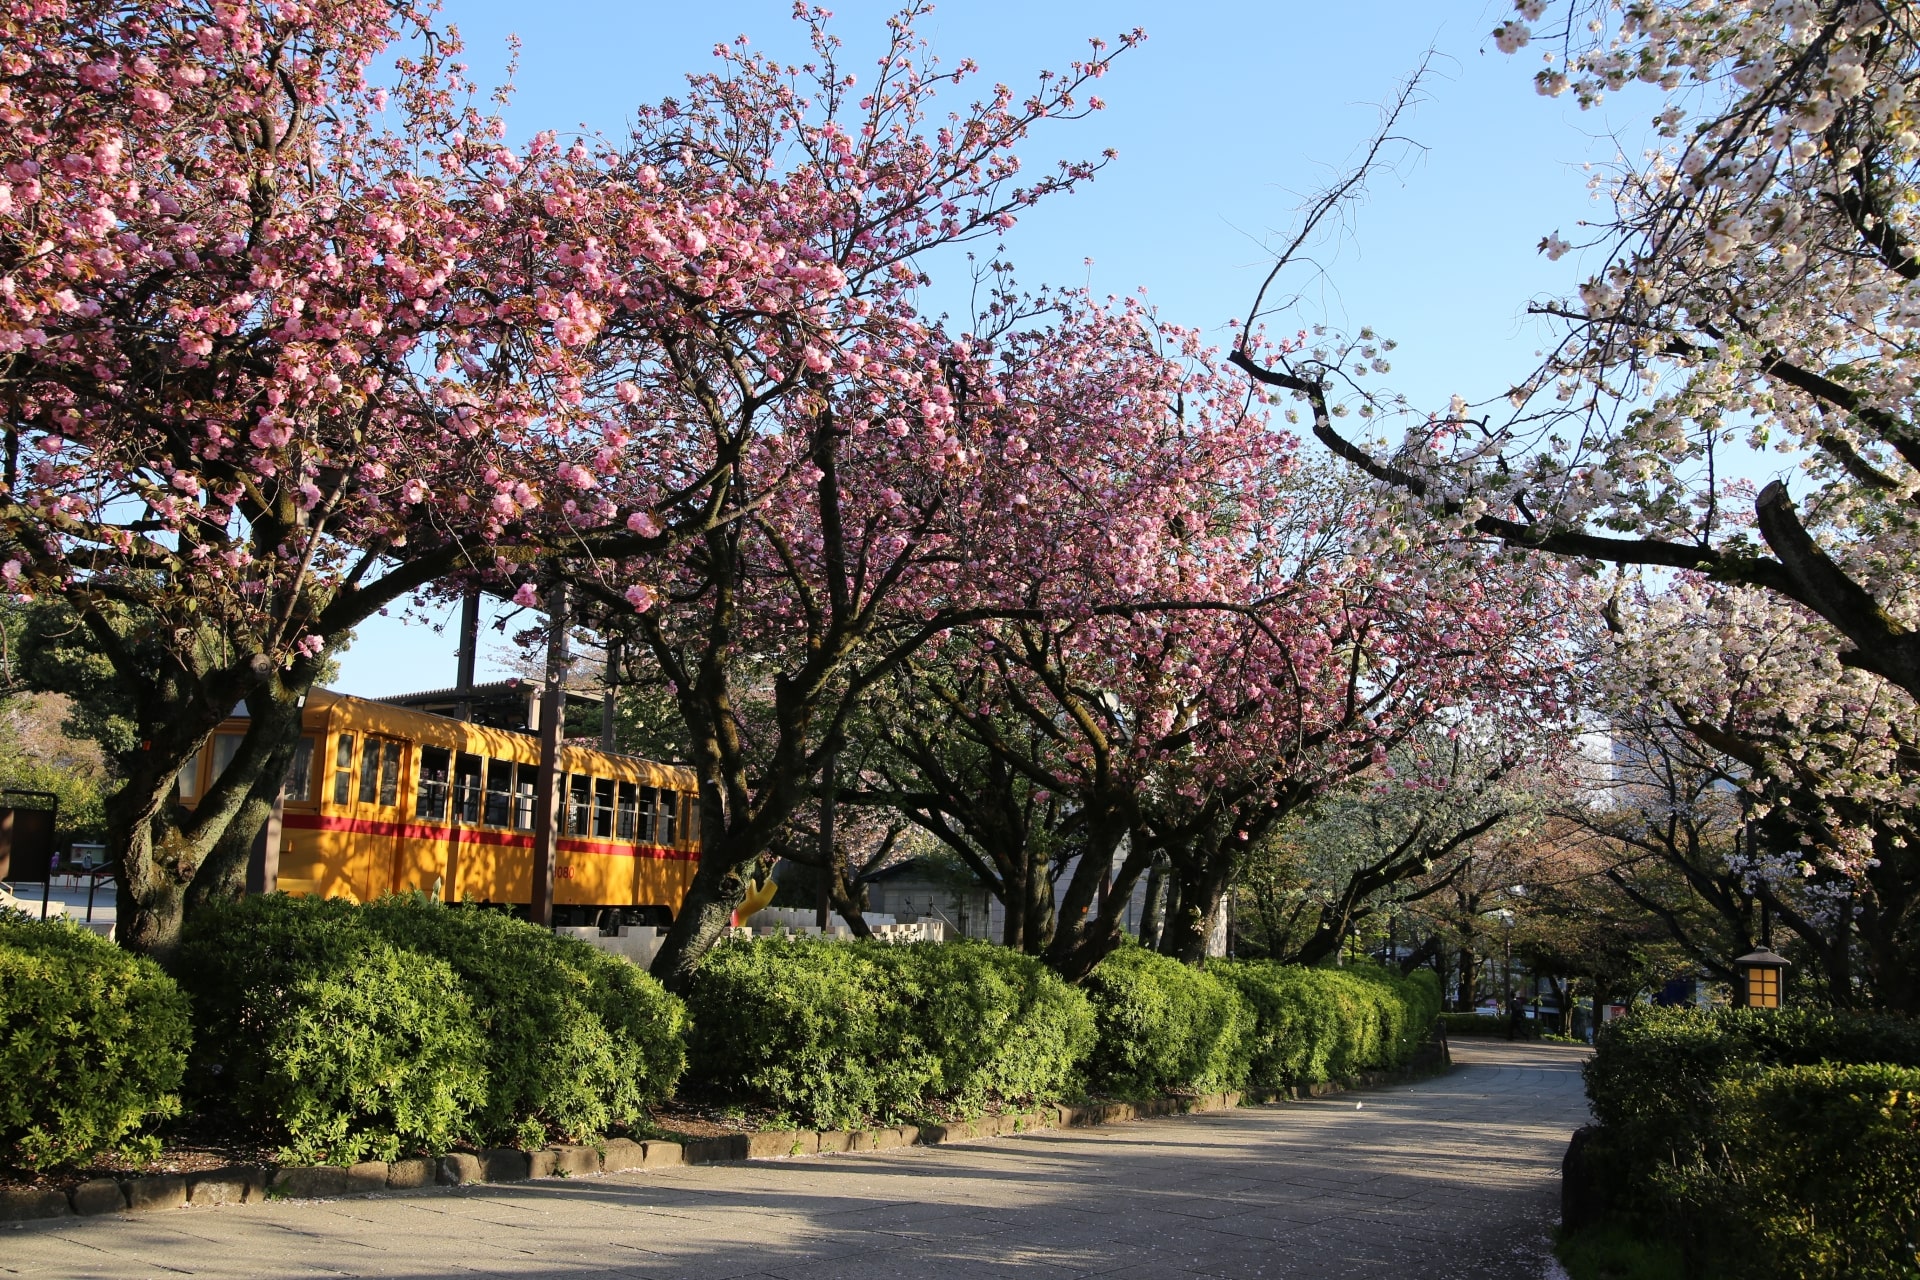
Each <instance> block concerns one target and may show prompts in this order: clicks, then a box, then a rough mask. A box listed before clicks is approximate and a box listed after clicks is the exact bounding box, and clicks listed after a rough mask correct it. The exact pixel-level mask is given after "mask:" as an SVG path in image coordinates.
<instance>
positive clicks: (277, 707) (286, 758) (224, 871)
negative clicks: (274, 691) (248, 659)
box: [186, 695, 319, 918]
mask: <svg viewBox="0 0 1920 1280" xmlns="http://www.w3.org/2000/svg"><path fill="white" fill-rule="evenodd" d="M304 703H305V696H304V695H300V696H298V697H288V696H282V697H274V698H269V697H265V696H257V697H255V698H253V699H251V700H250V701H249V702H248V703H247V708H248V710H250V711H251V712H253V719H254V721H255V722H256V723H261V722H263V721H264V722H265V723H262V724H261V728H262V731H263V732H264V733H265V735H266V750H267V759H266V762H265V764H263V765H262V766H261V769H260V775H259V777H257V778H255V779H254V781H253V786H252V787H251V788H250V789H249V790H248V791H247V794H246V797H245V798H244V799H243V800H242V801H241V802H240V807H239V809H238V810H236V811H235V813H234V815H233V818H232V819H231V820H230V821H229V822H228V823H227V828H226V830H225V831H224V832H222V833H221V835H220V837H219V839H218V840H216V841H215V842H214V845H213V849H212V851H211V852H210V853H209V854H208V855H207V857H206V860H205V861H204V862H202V863H201V864H200V870H199V872H198V873H197V874H195V876H194V877H193V880H192V882H191V883H190V884H188V886H187V893H186V914H187V916H188V917H189V918H190V917H191V916H192V915H193V913H194V912H195V911H197V910H199V909H200V908H201V907H202V906H204V905H205V904H206V903H209V902H230V901H233V900H235V899H237V898H239V897H240V896H241V895H243V894H244V893H245V892H246V891H247V863H248V860H249V859H250V858H251V857H252V856H253V846H254V844H255V843H256V842H257V841H258V840H259V838H260V831H261V828H262V827H264V826H265V825H266V823H267V820H268V819H269V818H271V817H272V816H273V809H274V806H275V805H276V804H278V803H279V801H280V792H281V790H282V789H283V788H284V787H285V786H286V780H287V769H288V767H289V766H291V765H292V764H293V753H294V751H295V750H296V749H297V748H298V747H299V745H300V716H301V711H302V708H303V706H304ZM312 767H314V768H318V767H319V762H317V761H316V762H315V763H314V765H313V766H312Z"/></svg>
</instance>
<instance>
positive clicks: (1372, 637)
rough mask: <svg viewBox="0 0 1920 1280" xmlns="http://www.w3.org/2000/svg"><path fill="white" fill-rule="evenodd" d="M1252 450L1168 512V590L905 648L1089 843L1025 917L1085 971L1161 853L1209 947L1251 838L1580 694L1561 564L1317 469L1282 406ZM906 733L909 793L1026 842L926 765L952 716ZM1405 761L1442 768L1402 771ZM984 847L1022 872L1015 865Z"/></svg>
mask: <svg viewBox="0 0 1920 1280" xmlns="http://www.w3.org/2000/svg"><path fill="white" fill-rule="evenodd" d="M1246 454H1247V456H1248V457H1250V458H1254V459H1257V460H1258V464H1257V465H1255V466H1252V467H1249V468H1248V469H1247V471H1246V472H1245V473H1243V474H1241V475H1238V476H1236V477H1234V479H1233V480H1232V482H1231V483H1227V484H1223V485H1222V486H1220V487H1219V488H1218V489H1216V490H1212V491H1210V492H1207V491H1204V490H1203V491H1202V492H1204V493H1205V495H1206V497H1207V498H1208V502H1207V504H1206V505H1204V506H1203V505H1196V504H1189V505H1188V506H1186V508H1185V509H1184V510H1183V511H1182V512H1181V524H1182V528H1181V532H1180V535H1179V536H1178V537H1174V536H1163V537H1162V540H1161V555H1160V558H1159V561H1158V563H1157V564H1156V565H1155V566H1154V568H1153V572H1154V573H1155V575H1156V576H1157V577H1158V579H1159V581H1158V585H1157V587H1156V589H1155V590H1154V591H1152V592H1148V593H1144V594H1142V595H1140V596H1137V597H1135V598H1133V599H1121V600H1114V601H1111V602H1102V603H1098V604H1095V605H1093V606H1091V607H1089V608H1084V609H1080V610H1071V611H1063V612H1060V613H1057V614H1053V615H1042V616H1039V617H1026V616H1014V617H1005V618H998V619H994V620H991V621H988V622H983V623H981V624H980V625H978V626H976V627H974V628H972V629H970V631H969V632H968V633H967V634H965V635H956V636H954V637H951V638H949V639H947V640H945V641H943V642H942V643H941V645H939V646H937V647H930V648H929V651H928V653H927V655H926V656H925V657H923V658H916V660H915V662H914V663H913V664H912V670H911V671H910V672H909V673H908V677H907V678H908V679H909V681H910V683H911V694H910V695H908V696H903V697H902V698H901V699H900V700H899V703H900V705H901V706H903V707H907V708H913V707H923V708H927V709H928V710H929V711H930V712H931V714H932V715H933V716H934V717H936V718H937V719H936V723H937V731H938V732H939V733H941V734H943V735H950V736H952V737H956V738H959V739H961V740H963V741H964V743H965V747H964V751H965V752H966V753H967V754H969V755H975V756H978V757H980V758H981V759H982V760H984V761H987V762H990V763H991V764H992V765H993V766H994V767H995V768H997V769H998V770H999V771H1000V772H1001V773H1004V774H1005V775H1007V776H1008V777H1009V778H1019V779H1021V786H1019V787H1012V786H1007V787H1003V788H1001V790H1002V791H1003V792H1005V795H1003V796H999V797H996V798H997V799H999V800H1003V801H1004V800H1005V799H1008V798H1014V797H1017V796H1018V795H1019V794H1020V793H1022V792H1023V791H1024V792H1025V793H1026V794H1027V795H1028V796H1029V797H1030V798H1031V799H1033V800H1036V801H1040V802H1043V803H1045V802H1052V801H1055V800H1058V801H1059V802H1060V803H1058V804H1057V805H1053V806H1052V807H1050V808H1045V809H1043V808H1040V807H1038V806H1036V805H1032V804H1029V805H1026V806H1024V807H1023V808H1022V810H1021V816H1022V818H1023V819H1024V821H1025V824H1026V826H1025V827H1024V828H1023V829H1022V830H1021V832H1020V837H1019V838H1020V839H1021V840H1023V841H1024V842H1025V843H1026V845H1028V846H1031V845H1033V844H1034V843H1035V842H1036V835H1037V834H1038V835H1039V836H1040V837H1041V839H1042V842H1043V843H1045V844H1046V845H1047V846H1048V847H1049V849H1050V850H1051V857H1052V858H1054V859H1058V860H1060V861H1061V862H1064V861H1066V860H1067V859H1068V858H1072V859H1073V865H1072V869H1071V871H1066V872H1060V871H1056V872H1053V873H1052V874H1053V875H1055V876H1059V875H1062V874H1064V878H1065V884H1066V888H1065V891H1064V894H1063V896H1062V899H1061V904H1060V909H1059V912H1058V918H1057V919H1056V920H1055V921H1054V922H1053V929H1052V933H1051V937H1050V938H1039V939H1036V938H1032V937H1028V938H1026V939H1025V941H1026V944H1027V946H1028V947H1029V949H1041V948H1044V954H1045V955H1046V956H1047V959H1048V961H1049V963H1050V964H1052V965H1053V966H1054V967H1056V968H1057V969H1059V970H1060V971H1061V972H1062V973H1065V974H1067V975H1069V976H1072V977H1078V976H1080V975H1082V974H1084V973H1086V972H1088V971H1089V970H1091V969H1092V967H1093V966H1094V965H1095V964H1097V963H1098V962H1099V960H1100V959H1101V957H1102V956H1104V955H1105V954H1106V953H1107V952H1108V951H1109V950H1111V948H1112V947H1113V946H1114V945H1116V944H1117V943H1118V941H1119V938H1120V936H1121V934H1120V928H1121V923H1120V922H1121V918H1122V916H1123V914H1124V909H1125V904H1126V903H1127V902H1128V900H1129V898H1130V897H1131V895H1132V893H1133V891H1134V889H1135V887H1136V886H1137V885H1138V883H1139V881H1140V878H1141V877H1142V876H1143V875H1146V874H1148V872H1149V868H1150V867H1152V866H1153V865H1154V863H1155V861H1156V860H1157V859H1159V860H1164V862H1165V864H1166V872H1165V875H1166V877H1167V878H1168V879H1169V880H1170V882H1171V884H1172V885H1173V887H1174V890H1173V895H1172V898H1173V901H1172V904H1171V906H1170V907H1169V909H1168V910H1167V912H1166V917H1167V918H1166V923H1165V925H1164V927H1163V929H1162V930H1161V938H1160V945H1161V947H1162V949H1163V950H1165V951H1167V952H1168V953H1169V954H1173V955H1177V956H1180V957H1182V958H1184V959H1187V960H1189V961H1193V962H1196V963H1197V962H1198V960H1199V959H1200V958H1201V957H1202V956H1203V955H1204V949H1205V942H1206V935H1207V933H1208V930H1209V925H1210V923H1211V921H1212V920H1213V918H1214V916H1215V914H1216V912H1217V911H1218V909H1219V906H1220V904H1221V902H1222V900H1223V899H1224V897H1225V895H1226V894H1227V892H1228V891H1229V889H1230V888H1231V887H1232V885H1233V884H1234V882H1235V880H1236V878H1237V877H1238V875H1239V874H1240V873H1241V872H1242V871H1243V870H1244V868H1245V865H1246V862H1247V854H1248V851H1249V850H1250V849H1251V848H1252V847H1253V846H1254V845H1255V844H1256V843H1257V842H1259V841H1261V840H1262V839H1263V838H1264V837H1265V836H1266V835H1267V834H1268V833H1269V832H1270V831H1271V830H1273V829H1274V828H1275V827H1276V826H1277V825H1279V824H1280V823H1283V822H1284V821H1286V820H1287V819H1288V817H1289V816H1290V815H1291V814H1294V813H1295V812H1297V811H1299V810H1300V809H1302V808H1303V807H1305V806H1307V805H1309V804H1311V803H1312V802H1313V801H1314V800H1315V799H1316V798H1318V797H1319V796H1321V795H1323V794H1324V793H1325V792H1326V791H1327V790H1328V789H1330V788H1332V787H1335V786H1338V785H1339V784H1341V783H1342V782H1344V781H1346V780H1348V779H1351V778H1354V777H1355V776H1357V775H1360V774H1363V773H1370V772H1373V773H1378V772H1381V771H1383V770H1384V766H1385V765H1386V761H1387V753H1388V752H1389V751H1391V750H1392V749H1393V748H1395V747H1396V746H1398V745H1400V744H1402V743H1404V742H1406V741H1407V740H1408V739H1409V737H1410V735H1412V734H1414V733H1415V732H1416V731H1417V730H1419V729H1422V728H1430V729H1435V730H1436V731H1439V732H1444V731H1445V730H1446V728H1447V727H1448V721H1449V720H1450V719H1451V721H1452V724H1451V728H1452V729H1453V731H1454V732H1456V733H1457V732H1459V731H1461V730H1462V729H1464V728H1466V727H1467V725H1468V723H1469V721H1470V719H1471V718H1472V717H1475V716H1480V717H1483V718H1484V719H1483V724H1484V725H1486V726H1487V727H1488V728H1489V729H1491V728H1492V726H1494V725H1495V724H1496V723H1497V720H1498V716H1499V715H1500V714H1501V713H1502V712H1511V713H1513V714H1522V713H1523V709H1524V712H1526V713H1531V714H1533V715H1535V716H1542V715H1544V716H1545V717H1546V718H1548V719H1549V720H1551V719H1554V718H1557V717H1558V716H1559V714H1560V713H1561V708H1562V705H1563V703H1562V698H1563V694H1564V691H1563V690H1562V689H1561V688H1560V687H1559V675H1560V673H1562V672H1564V668H1565V665H1566V662H1567V659H1568V656H1569V655H1568V651H1566V650H1565V649H1564V648H1563V647H1562V641H1563V638H1564V637H1563V635H1562V633H1561V631H1560V626H1561V623H1560V617H1561V616H1562V614H1563V610H1562V609H1561V608H1560V605H1561V603H1562V600H1563V597H1562V596H1561V595H1560V593H1559V592H1558V590H1557V589H1556V587H1555V584H1554V582H1553V580H1552V578H1551V577H1546V576H1541V575H1537V574H1533V573H1530V572H1528V571H1525V570H1524V569H1523V567H1521V566H1515V565H1510V564H1509V565H1506V566H1505V567H1504V568H1503V566H1502V565H1501V564H1500V563H1498V562H1495V561H1492V560H1489V559H1485V558H1482V557H1480V556H1478V555H1477V554H1475V553H1473V552H1472V551H1471V550H1469V552H1468V553H1467V554H1462V553H1461V551H1460V549H1458V548H1431V547H1423V546H1419V545H1416V544H1411V543H1407V542H1406V541H1405V540H1404V538H1403V537H1401V535H1400V533H1399V531H1398V530H1397V529H1395V527H1394V526H1393V524H1392V522H1391V507H1390V505H1385V504H1379V503H1377V502H1375V501H1373V499H1374V498H1375V497H1376V496H1377V494H1376V493H1375V491H1374V489H1373V486H1371V485H1370V484H1369V483H1368V482H1365V481H1361V482H1358V483H1354V482H1352V481H1344V482H1343V481H1342V480H1340V478H1339V477H1336V476H1334V475H1332V474H1330V473H1326V472H1324V471H1319V472H1313V471H1310V470H1309V471H1304V472H1303V470H1302V468H1301V467H1300V466H1299V465H1298V460H1297V458H1296V457H1295V454H1294V446H1293V442H1292V441H1291V440H1290V438H1288V437H1286V436H1285V435H1283V434H1279V433H1274V432H1271V431H1270V430H1264V429H1263V432H1262V435H1261V437H1260V438H1259V439H1258V440H1257V441H1256V440H1255V439H1254V438H1252V437H1249V438H1248V442H1247V445H1246ZM1196 496H1199V495H1198V494H1196ZM897 732H898V733H899V735H900V736H901V737H902V738H903V739H904V749H902V750H900V751H899V753H898V754H899V756H900V759H901V761H902V772H903V773H904V774H905V778H904V779H903V780H902V781H901V782H900V784H899V786H898V795H897V796H896V802H899V803H902V804H903V807H906V808H907V809H908V811H909V812H911V813H914V814H915V815H916V817H917V818H918V820H919V821H921V823H922V825H923V826H926V827H927V829H928V830H929V831H931V832H933V833H934V834H936V835H938V836H940V837H941V838H942V839H945V840H947V841H948V842H949V843H951V844H953V845H954V847H955V848H956V850H957V851H959V852H961V854H962V856H963V857H966V856H967V855H968V853H969V851H971V852H973V854H974V856H975V857H976V858H978V859H979V860H980V861H982V862H985V861H987V860H988V859H989V857H992V858H993V860H995V861H1003V860H1004V861H1007V862H1008V863H1009V864H1010V865H1011V864H1012V862H1013V860H1014V858H1015V857H1016V856H1017V853H1016V851H1014V850H1012V849H1011V848H1009V849H1008V850H1005V851H1001V850H997V849H996V847H995V845H994V835H993V833H992V831H990V830H989V828H990V827H991V826H992V825H993V821H994V819H996V818H997V817H998V816H999V814H998V810H1000V809H1005V808H1006V805H1005V804H1004V803H1001V804H999V805H997V807H996V810H995V812H993V813H987V814H984V815H983V814H980V813H975V812H974V807H975V806H974V805H973V804H972V803H971V801H970V798H969V797H968V796H966V795H965V794H964V783H961V782H960V780H959V779H958V778H956V777H952V776H943V775H942V773H941V772H940V770H939V769H938V768H936V767H931V766H930V764H929V760H931V764H932V765H933V766H942V765H944V763H945V761H946V760H947V759H948V758H950V757H951V756H952V754H953V750H954V749H953V748H950V749H949V750H948V752H947V753H945V755H935V756H931V757H929V756H928V753H926V752H925V751H920V750H916V749H915V748H914V746H913V743H914V742H915V741H916V738H917V740H920V741H925V740H926V739H928V738H930V737H931V734H932V732H933V730H932V729H929V730H922V731H918V732H917V734H916V732H915V731H913V730H905V729H903V730H899V731H897ZM1408 782H1412V783H1414V784H1415V785H1423V784H1422V783H1421V781H1420V780H1419V779H1413V778H1409V779H1403V780H1402V781H1401V782H1399V783H1396V784H1395V785H1406V784H1407V783H1408ZM957 783H958V784H959V785H956V784H957ZM1040 818H1045V819H1047V820H1049V821H1048V829H1046V830H1045V831H1044V832H1043V833H1036V832H1034V831H1033V830H1031V826H1032V824H1033V823H1034V821H1035V820H1036V819H1040ZM956 836H958V837H960V838H959V839H957V840H956V838H955V837H956ZM1006 843H1007V844H1008V845H1009V846H1011V844H1012V841H1011V840H1009V841H1007V842H1006ZM996 854H998V855H999V856H997V857H996V856H994V855H996ZM982 855H987V856H982ZM990 870H995V871H998V873H999V874H998V879H999V880H1000V883H1001V884H1002V887H1003V891H1004V887H1005V884H1006V883H1007V872H1006V871H1005V870H1000V869H999V868H990ZM982 878H983V880H985V881H986V882H987V883H989V884H990V885H991V884H992V883H993V880H992V879H988V877H987V876H985V875H983V877H982ZM1003 900H1006V901H1007V903H1008V907H1009V910H1010V911H1011V910H1014V909H1015V907H1016V903H1015V901H1013V900H1011V899H1003Z"/></svg>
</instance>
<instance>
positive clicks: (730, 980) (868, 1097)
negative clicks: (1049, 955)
mask: <svg viewBox="0 0 1920 1280" xmlns="http://www.w3.org/2000/svg"><path fill="white" fill-rule="evenodd" d="M687 1003H688V1009H689V1014H690V1018H691V1027H690V1030H689V1033H688V1057H689V1060H690V1062H691V1072H690V1074H691V1078H692V1079H693V1080H696V1081H698V1082H699V1087H700V1088H701V1089H702V1090H703V1091H705V1092H706V1093H708V1094H710V1095H711V1096H713V1097H716V1098H718V1099H721V1100H724V1101H728V1102H732V1103H738V1104H747V1105H754V1106H763V1107H768V1108H771V1109H772V1110H773V1111H775V1112H776V1113H778V1114H780V1115H781V1116H784V1117H785V1118H786V1119H787V1120H788V1121H790V1122H792V1123H795V1124H802V1125H807V1126H813V1127H820V1128H845V1127H851V1126H856V1125H859V1124H863V1123H866V1122H867V1121H869V1120H871V1119H882V1120H893V1119H899V1118H912V1117H916V1116H921V1115H924V1114H926V1113H927V1111H928V1110H929V1109H930V1108H933V1107H935V1106H943V1107H947V1108H953V1109H957V1110H960V1111H971V1110H975V1109H977V1108H978V1107H979V1106H981V1105H982V1104H983V1103H985V1102H986V1101H987V1100H988V1099H989V1098H998V1099H1002V1100H1006V1101H1009V1102H1029V1101H1047V1100H1052V1099H1055V1098H1058V1097H1060V1096H1062V1095H1063V1094H1065V1093H1066V1092H1067V1091H1069V1090H1070V1089H1071V1088H1072V1087H1073V1085H1074V1082H1075V1069H1076V1067H1077V1065H1078V1062H1079V1060H1080V1059H1081V1058H1082V1057H1083V1056H1084V1054H1085V1052H1086V1049H1087V1046H1088V1044H1089V1042H1090V1040H1091V1038H1092V1034H1093V1019H1092V1015H1091V1013H1090V1012H1089V1010H1088V1008H1087V1003H1086V1000H1085V998H1084V997H1083V996H1081V995H1080V993H1079V992H1077V991H1074V990H1073V989H1072V988H1070V987H1068V986H1067V985H1066V984H1065V983H1063V982H1062V981H1060V979H1059V978H1058V977H1056V976H1055V975H1054V974H1052V973H1051V972H1049V971H1048V970H1047V969H1045V968H1044V967H1043V966H1042V965H1041V964H1040V963H1039V962H1038V961H1037V960H1034V959H1033V958H1031V957H1028V956H1023V955H1019V954H1017V953H1014V952H1010V951H1007V950H1006V949H1004V948H999V947H992V946H988V945H986V944H984V943H973V942H950V943H942V944H937V945H935V944H915V945H910V946H888V945H887V944H885V943H879V942H845V941H831V940H825V939H818V938H769V939H763V940H759V941H751V942H749V941H740V942H733V943H728V944H726V945H724V946H722V947H719V948H718V949H716V950H715V951H714V952H713V953H712V954H711V955H709V956H708V957H707V960H706V963H705V964H704V965H702V966H701V968H700V971H699V973H698V975H697V976H696V977H695V979H694V982H693V984H692V988H691V990H690V991H689V993H688V996H687Z"/></svg>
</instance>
